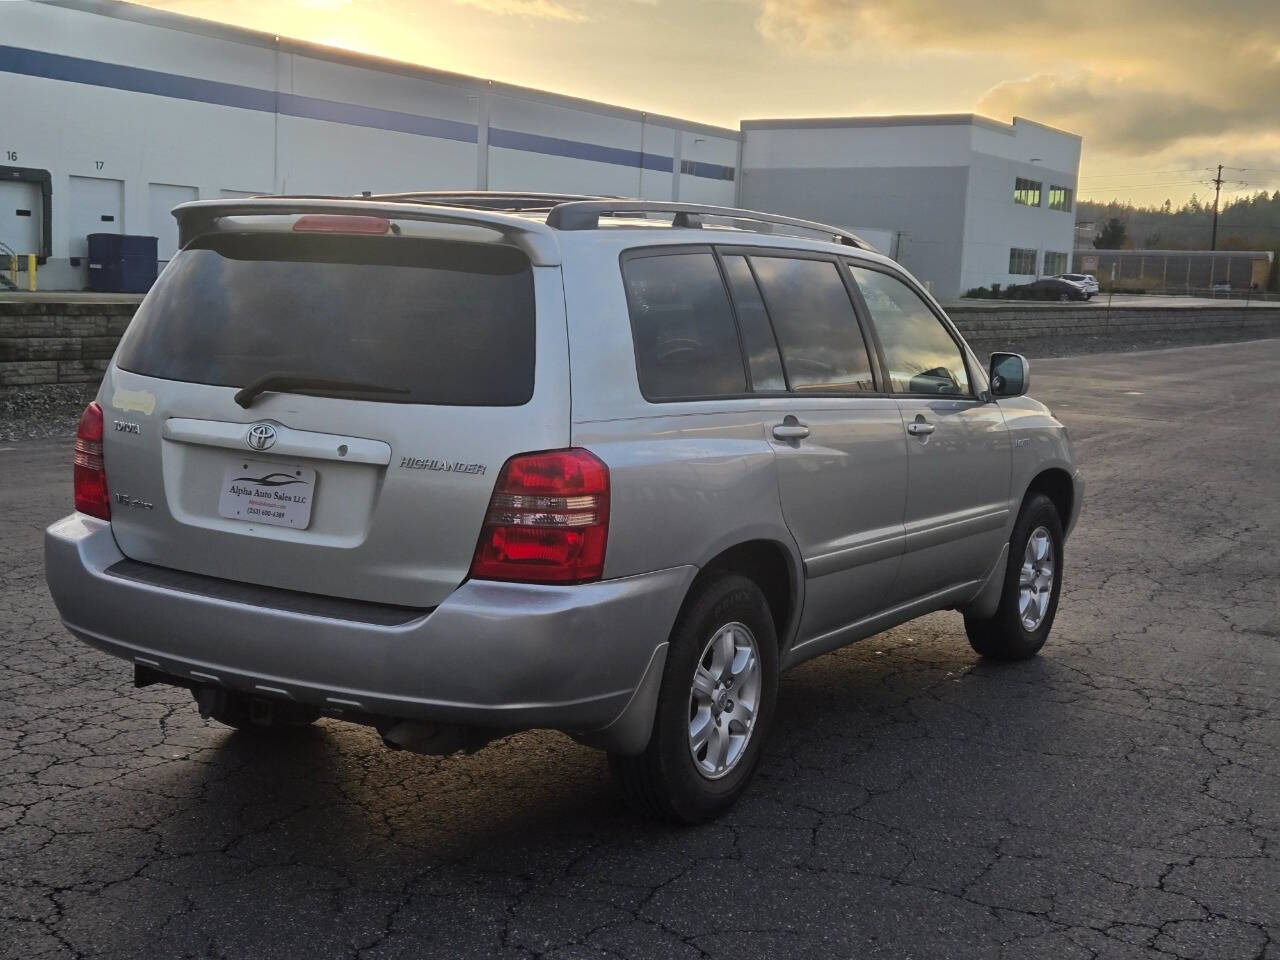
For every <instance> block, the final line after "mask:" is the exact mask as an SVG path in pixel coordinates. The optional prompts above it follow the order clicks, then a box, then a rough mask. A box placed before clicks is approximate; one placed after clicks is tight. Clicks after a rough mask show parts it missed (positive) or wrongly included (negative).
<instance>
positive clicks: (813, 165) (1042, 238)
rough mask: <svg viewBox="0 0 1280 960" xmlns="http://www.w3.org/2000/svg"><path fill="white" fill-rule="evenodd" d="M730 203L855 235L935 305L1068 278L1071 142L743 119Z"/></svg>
mask: <svg viewBox="0 0 1280 960" xmlns="http://www.w3.org/2000/svg"><path fill="white" fill-rule="evenodd" d="M742 135H743V139H742V164H741V180H740V185H739V191H740V193H739V199H740V201H741V203H742V205H743V206H746V207H751V208H753V209H759V210H768V211H773V212H779V213H787V214H790V215H792V216H797V217H810V218H813V219H820V220H823V221H826V222H830V223H834V224H835V225H837V226H841V227H847V228H849V229H852V230H854V231H855V232H858V231H862V232H863V233H864V234H865V235H866V236H867V238H868V239H869V240H871V242H872V243H875V244H876V245H877V246H882V247H883V246H886V245H887V246H888V247H889V249H888V250H887V251H886V252H889V253H890V254H891V255H892V256H894V257H895V258H896V259H897V260H898V261H899V262H900V263H902V264H903V265H904V266H906V267H907V269H909V270H911V271H912V272H913V273H914V274H915V275H916V276H917V277H918V278H920V279H921V280H922V281H926V282H927V283H929V284H930V285H931V286H932V287H933V290H934V292H935V293H936V294H937V295H938V296H940V297H942V298H943V299H949V298H952V297H955V296H958V295H960V294H961V293H963V292H964V291H965V290H968V289H969V288H971V287H979V286H989V285H990V284H992V283H999V284H1001V285H1004V286H1007V285H1009V284H1011V283H1025V282H1027V281H1030V280H1034V279H1035V278H1036V277H1037V276H1043V275H1052V274H1055V273H1064V272H1066V271H1067V270H1068V269H1070V259H1071V251H1072V250H1073V248H1074V242H1073V241H1074V223H1075V193H1076V182H1077V175H1078V171H1079V168H1080V138H1079V137H1077V136H1075V135H1073V134H1069V133H1063V132H1062V131H1060V130H1055V129H1053V128H1051V127H1046V126H1044V125H1042V124H1039V123H1034V122H1032V121H1030V120H1024V119H1022V118H1021V117H1017V118H1014V121H1013V123H1011V124H1007V123H999V122H997V121H995V120H988V119H986V118H985V117H979V116H975V115H973V114H942V115H937V116H903V117H847V118H829V119H812V120H747V121H744V122H743V124H742Z"/></svg>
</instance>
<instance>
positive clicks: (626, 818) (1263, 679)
mask: <svg viewBox="0 0 1280 960" xmlns="http://www.w3.org/2000/svg"><path fill="white" fill-rule="evenodd" d="M1032 366H1033V384H1032V385H1033V391H1032V392H1033V394H1034V395H1036V396H1037V397H1039V398H1040V399H1042V400H1045V401H1046V402H1047V403H1049V404H1050V405H1051V406H1052V407H1053V408H1054V411H1055V413H1057V414H1058V415H1059V417H1061V419H1063V420H1064V421H1065V422H1066V423H1067V424H1068V426H1069V427H1070V429H1071V431H1072V437H1073V440H1074V441H1075V444H1076V451H1077V456H1078V458H1079V460H1080V463H1081V464H1082V466H1083V468H1084V470H1085V472H1086V476H1087V479H1088V483H1089V488H1088V493H1087V502H1086V505H1085V510H1084V515H1083V518H1082V520H1081V522H1080V526H1079V528H1078V530H1077V531H1076V533H1075V535H1074V537H1073V538H1072V540H1071V541H1070V542H1069V543H1068V546H1067V567H1066V579H1065V589H1064V595H1063V599H1062V603H1061V608H1060V610H1059V613H1058V620H1057V624H1056V626H1055V628H1054V632H1053V634H1052V636H1051V637H1050V639H1049V643H1048V644H1047V645H1046V647H1045V649H1044V651H1043V653H1042V655H1041V656H1040V657H1039V658H1037V659H1035V660H1033V661H1031V662H1028V663H1023V664H1016V665H989V664H984V663H982V662H980V661H979V660H978V658H977V657H976V656H975V655H974V654H973V653H972V651H971V650H970V648H969V646H968V644H967V643H966V642H965V639H964V634H963V629H962V624H961V621H960V618H959V616H958V615H957V614H954V613H947V614H936V615H933V616H930V617H928V618H925V619H923V620H919V621H916V622H914V623H910V624H907V625H905V626H902V627H900V628H897V629H895V630H892V631H889V632H888V633H885V634H881V635H879V636H877V637H874V638H872V639H870V640H866V641H864V642H862V643H860V644H857V645H855V646H853V647H850V648H846V649H844V650H842V651H838V652H836V653H833V654H829V655H827V656H824V657H822V658H820V659H818V660H815V661H812V662H810V663H808V664H805V665H804V666H801V667H799V668H798V669H796V670H794V671H793V672H791V673H790V674H788V675H786V676H785V677H784V678H783V681H782V685H781V691H780V696H779V709H778V724H777V726H776V728H775V731H774V734H773V737H772V739H771V740H770V742H769V744H768V748H767V751H766V756H765V760H764V763H763V765H762V767H761V771H760V774H759V776H758V777H757V779H756V782H755V784H754V786H753V788H752V789H751V791H750V792H749V793H748V795H747V796H746V797H745V798H744V800H743V802H742V803H741V804H740V805H739V806H738V807H736V808H735V809H734V810H733V811H731V812H730V813H729V814H728V815H727V816H726V817H724V818H723V819H722V820H720V821H718V822H716V823H713V824H710V825H707V826H703V827H698V828H685V829H675V828H671V827H667V826H664V825H658V824H653V823H647V822H642V821H639V820H636V819H634V818H632V817H631V816H630V815H629V814H628V813H627V812H626V811H625V809H624V808H623V806H622V803H621V801H620V799H619V796H618V794H617V793H616V791H615V790H614V788H613V786H612V785H611V783H610V781H609V778H608V774H607V770H606V765H605V760H604V757H603V755H601V754H598V753H596V752H594V751H592V750H589V749H587V748H584V747H581V746H578V745H576V744H574V743H573V742H572V741H570V740H568V739H567V738H565V737H563V736H560V735H558V734H551V733H528V734H522V735H519V736H514V737H510V738H507V739H505V740H502V741H500V742H498V743H496V744H494V745H493V746H491V747H489V748H488V749H486V750H483V751H481V752H480V753H477V754H475V755H473V756H470V757H465V756H455V757H450V758H445V759H432V758H426V757H420V756H416V755H412V754H406V753H392V752H390V751H388V750H386V749H385V748H384V747H383V746H382V745H381V743H380V741H379V740H378V738H377V736H376V735H375V734H374V733H373V732H371V731H369V730H366V729H364V728H360V727H355V726H351V725H346V724H342V723H339V722H336V721H331V720H324V721H321V722H320V723H319V724H317V725H316V727H315V728H314V729H312V730H310V731H308V732H307V733H305V734H304V735H302V736H301V737H298V738H294V739H288V738H285V739H275V740H265V741H264V740H260V739H254V738H251V737H246V736H244V735H240V734H236V733H234V732H232V731H231V730H229V729H226V728H223V727H219V726H218V725H216V724H214V723H212V722H208V723H207V722H204V721H202V720H201V719H200V718H199V716H198V715H197V713H196V710H195V707H194V705H193V704H192V702H191V698H190V696H189V695H188V694H187V693H186V692H185V691H181V690H175V689H172V688H165V687H148V688H145V689H142V690H135V689H133V687H132V682H131V680H132V677H131V671H130V669H129V667H128V665H127V664H126V663H125V662H123V661H118V660H114V659H111V658H108V657H106V656H104V655H101V654H99V653H97V652H95V651H93V650H91V649H89V648H87V647H85V646H84V645H82V644H80V643H78V642H77V641H75V640H73V639H72V638H71V637H70V636H69V635H68V634H67V633H66V632H65V631H64V630H63V629H62V628H61V626H60V625H59V623H58V621H57V618H56V614H55V612H54V609H53V605H52V603H51V602H50V600H49V597H48V594H47V592H46V590H45V586H44V576H43V569H42V563H41V533H42V530H43V527H44V526H45V524H46V523H48V522H49V521H51V520H54V519H56V518H58V517H59V516H62V515H64V514H65V513H67V512H69V505H70V502H71V484H70V476H71V470H70V441H69V440H63V441H37V442H29V443H19V444H14V445H11V447H10V448H9V449H0V518H3V519H2V520H0V526H2V530H3V536H0V577H2V581H0V645H2V647H3V667H0V715H2V716H3V723H2V724H0V726H2V727H3V730H0V738H3V739H2V740H0V957H3V958H23V960H30V958H37V957H40V958H44V957H51V958H52V957H59V958H60V957H164V958H178V957H226V958H230V957H253V958H255V960H263V958H276V957H306V958H309V960H310V958H316V960H319V958H330V957H334V958H339V957H340V958H362V960H391V958H401V957H403V958H414V960H423V958H436V957H439V958H461V957H490V958H497V957H502V958H532V957H545V958H548V960H551V958H555V960H569V958H597V957H599V958H604V957H613V958H618V957H624V958H636V960H640V958H684V957H689V958H694V957H706V958H720V957H726V958H729V957H732V958H733V960H750V958H777V957H856V958H945V957H963V958H970V957H973V958H1031V957H1044V958H1053V960H1074V958H1092V957H1100V958H1103V957H1105V958H1146V957H1162V958H1196V960H1200V958H1204V960H1217V958H1222V960H1243V958H1257V960H1280V711H1278V707H1280V639H1278V638H1280V502H1278V495H1280V479H1277V478H1278V477H1280V440H1278V439H1277V437H1276V435H1275V433H1274V432H1273V430H1272V426H1273V425H1274V424H1276V423H1277V422H1280V400H1278V399H1277V392H1276V390H1275V375H1276V371H1277V370H1280V341H1277V340H1271V341H1262V342H1255V343H1242V344H1230V345H1221V346H1212V347H1197V348H1190V349H1179V350H1168V351H1158V352H1150V353H1132V354H1119V355H1109V356H1108V355H1099V356H1090V357H1078V358H1070V359H1063V360H1041V361H1035V362H1033V364H1032Z"/></svg>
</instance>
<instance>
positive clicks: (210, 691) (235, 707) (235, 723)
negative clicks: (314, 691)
mask: <svg viewBox="0 0 1280 960" xmlns="http://www.w3.org/2000/svg"><path fill="white" fill-rule="evenodd" d="M192 693H193V695H194V696H195V698H196V705H197V706H198V707H199V708H200V716H202V717H205V718H206V719H212V720H217V721H218V722H219V723H222V724H226V725H227V726H228V727H235V728H236V729H237V730H242V731H244V732H246V733H261V734H281V733H288V732H290V731H297V730H305V729H306V728H307V727H309V726H310V725H311V724H313V723H315V722H316V721H317V720H319V719H320V711H319V710H317V709H316V708H315V707H308V706H303V705H302V704H298V703H289V702H287V701H284V702H282V701H276V700H267V699H265V698H261V697H250V696H249V695H248V694H244V693H239V692H237V691H234V690H224V689H222V688H220V687H201V688H199V689H198V690H193V691H192Z"/></svg>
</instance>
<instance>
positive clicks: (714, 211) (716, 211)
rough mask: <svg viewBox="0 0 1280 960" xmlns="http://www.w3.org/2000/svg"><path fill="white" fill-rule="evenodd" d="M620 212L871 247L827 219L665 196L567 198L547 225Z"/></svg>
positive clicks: (593, 222) (572, 226)
mask: <svg viewBox="0 0 1280 960" xmlns="http://www.w3.org/2000/svg"><path fill="white" fill-rule="evenodd" d="M620 213H623V214H625V213H670V214H673V215H674V216H673V217H672V220H671V225H672V226H673V227H694V228H698V227H701V226H702V218H703V217H723V218H725V219H727V220H743V221H746V222H748V223H758V224H769V225H771V226H783V227H795V228H797V229H800V230H810V231H813V232H814V233H820V234H826V235H827V236H829V237H831V238H833V239H834V240H835V241H836V242H837V243H841V244H844V245H845V246H847V247H857V248H858V249H859V250H871V249H873V248H872V246H871V244H869V243H867V242H866V241H865V240H863V239H861V238H860V237H858V236H856V235H855V234H852V233H850V232H849V231H847V230H841V229H840V228H839V227H833V226H831V225H830V224H827V223H815V222H814V221H812V220H800V219H797V218H795V217H784V216H781V215H780V214H776V213H760V212H759V211H756V210H739V209H737V208H736V207H715V206H709V205H707V204H702V203H668V202H666V201H664V200H607V199H591V200H566V201H565V202H563V203H560V204H557V205H556V206H555V207H553V208H552V209H551V212H550V213H549V214H548V215H547V226H549V227H554V228H555V229H557V230H595V229H597V228H599V226H600V218H601V217H607V216H615V215H617V214H620Z"/></svg>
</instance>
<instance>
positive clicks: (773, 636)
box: [609, 573, 778, 823]
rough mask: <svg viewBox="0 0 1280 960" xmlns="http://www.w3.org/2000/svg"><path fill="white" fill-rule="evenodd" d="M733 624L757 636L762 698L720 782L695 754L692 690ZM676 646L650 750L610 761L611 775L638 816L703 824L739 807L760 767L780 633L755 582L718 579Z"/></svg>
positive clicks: (699, 600) (678, 630)
mask: <svg viewBox="0 0 1280 960" xmlns="http://www.w3.org/2000/svg"><path fill="white" fill-rule="evenodd" d="M734 622H737V623H741V624H743V625H745V626H746V627H747V628H749V629H750V631H751V632H752V634H754V636H755V641H756V651H757V656H758V662H759V668H760V691H759V696H758V698H757V710H756V715H755V722H754V726H753V727H752V729H751V733H750V736H749V737H748V739H747V742H746V746H745V747H743V748H741V749H742V752H741V755H740V757H739V758H738V760H737V761H736V762H735V763H734V764H733V765H732V766H730V768H729V770H728V772H727V773H724V774H723V775H722V776H721V777H720V778H719V779H710V778H709V777H707V776H705V775H704V774H703V773H702V772H701V771H700V769H699V768H698V766H697V764H696V763H695V761H694V758H693V755H692V753H691V751H690V743H689V723H690V689H691V686H692V683H693V676H694V670H695V669H696V667H697V666H698V663H699V660H700V658H701V657H702V654H703V651H704V649H705V648H706V647H707V644H708V642H709V641H710V640H711V638H712V637H714V636H715V635H716V633H717V631H719V630H720V628H721V627H723V626H725V625H727V624H731V623H734ZM670 642H671V646H670V648H669V649H668V651H667V662H666V666H665V667H664V669H663V675H662V687H661V690H660V692H659V694H658V708H657V713H656V715H655V717H654V722H653V732H652V733H651V734H650V735H649V743H648V746H646V747H645V749H644V752H643V753H641V754H639V755H637V756H622V755H619V754H610V755H609V768H610V770H611V771H612V772H613V776H614V779H615V781H616V782H617V784H618V787H619V789H620V790H621V791H622V794H623V796H624V797H625V798H626V801H627V803H628V805H629V806H630V807H631V808H632V809H633V810H635V811H636V812H638V813H640V814H643V815H645V816H649V817H654V818H658V819H663V820H669V821H672V822H675V823H702V822H705V821H707V820H712V819H714V818H715V817H718V816H720V814H722V813H724V812H725V811H726V810H728V809H729V807H731V806H732V805H733V804H734V802H735V801H736V800H737V799H738V797H739V796H741V795H742V793H743V792H744V791H745V790H746V788H747V785H748V784H749V783H750V782H751V778H752V776H753V775H754V774H755V771H756V767H757V765H758V764H759V762H760V755H761V751H762V749H763V745H764V742H765V740H766V739H767V737H768V734H769V729H770V727H771V726H772V722H773V711H774V706H775V703H776V700H777V695H778V640H777V633H776V631H775V629H774V625H773V617H772V615H771V614H770V612H769V605H768V603H767V602H766V601H765V597H764V593H763V592H761V590H760V588H759V587H758V586H757V585H756V584H755V582H754V581H752V580H750V579H748V578H746V577H743V576H739V575H737V574H729V573H720V574H715V573H713V574H710V575H706V576H705V577H704V578H703V579H701V580H700V581H699V582H697V583H695V585H694V587H693V589H692V591H691V592H690V595H689V597H688V599H686V601H685V604H684V607H683V608H682V609H681V611H680V615H679V616H678V617H677V618H676V624H675V626H674V627H673V628H672V631H671V641H670ZM725 716H727V714H725Z"/></svg>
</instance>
